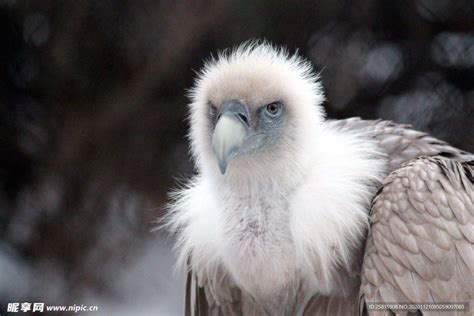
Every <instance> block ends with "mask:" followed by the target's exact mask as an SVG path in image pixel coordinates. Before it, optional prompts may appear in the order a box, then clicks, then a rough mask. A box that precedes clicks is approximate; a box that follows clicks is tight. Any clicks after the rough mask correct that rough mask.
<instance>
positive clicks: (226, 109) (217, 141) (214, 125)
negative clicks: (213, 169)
mask: <svg viewBox="0 0 474 316" xmlns="http://www.w3.org/2000/svg"><path fill="white" fill-rule="evenodd" d="M209 106H210V111H209V113H210V115H209V120H210V123H211V124H210V127H211V128H210V132H211V134H212V135H211V137H212V150H213V152H214V155H215V156H216V158H217V162H218V164H219V169H220V171H221V173H222V174H225V172H226V170H227V166H228V164H229V162H230V161H231V160H232V159H233V158H235V157H237V156H239V155H251V154H254V153H257V152H261V151H267V150H269V149H271V148H272V147H274V146H275V145H276V144H278V141H279V138H280V135H281V130H282V128H283V125H284V121H285V109H284V104H283V102H282V101H274V102H271V103H268V104H263V105H260V106H257V107H252V108H256V109H255V110H253V111H251V110H249V109H250V108H251V107H249V106H247V105H246V104H245V103H244V102H242V101H240V100H228V101H225V102H223V104H222V105H221V106H220V107H219V110H217V109H216V108H214V106H213V105H212V104H209Z"/></svg>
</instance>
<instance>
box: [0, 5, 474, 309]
mask: <svg viewBox="0 0 474 316" xmlns="http://www.w3.org/2000/svg"><path fill="white" fill-rule="evenodd" d="M253 38H260V39H267V40H269V41H271V42H273V43H275V44H278V45H284V46H286V47H288V49H289V50H290V51H291V52H294V51H296V50H297V49H299V52H300V53H301V54H303V55H304V56H305V57H306V58H308V59H309V60H311V61H312V62H313V64H314V65H315V69H316V70H317V71H318V72H319V71H320V73H321V79H322V82H323V85H324V87H325V91H326V93H327V99H328V102H327V103H326V108H327V112H328V115H329V117H332V118H343V117H349V116H362V117H364V118H369V119H374V118H383V119H391V120H395V121H397V122H399V123H408V124H413V126H414V127H415V128H417V129H420V130H423V131H426V132H429V133H432V134H433V135H435V136H437V137H440V138H442V139H444V140H447V141H449V142H451V143H452V144H453V145H455V146H458V147H461V148H463V149H465V150H469V151H474V129H473V127H472V125H473V124H472V122H473V119H474V3H473V2H472V1H469V0H453V1H450V0H420V1H407V0H405V1H376V0H360V1H333V0H324V1H304V0H299V1H270V0H264V1H248V0H245V1H229V0H224V1H221V0H211V1H166V0H162V1H147V0H140V1H112V0H104V1H86V0H84V1H50V0H42V1H17V0H0V40H1V41H2V49H1V50H0V56H1V58H0V143H1V145H0V150H1V152H0V186H1V189H0V311H1V306H3V305H4V303H6V302H10V301H15V300H18V301H20V300H21V299H29V300H31V299H32V298H37V299H40V300H41V299H43V300H44V299H50V300H53V302H54V303H60V302H72V303H78V302H79V301H77V299H79V298H84V297H91V296H94V297H95V296H107V295H109V296H112V297H113V296H114V295H115V296H117V297H120V295H124V294H123V287H125V286H130V284H131V283H133V282H137V281H136V280H135V281H134V280H128V281H127V282H125V283H124V282H122V283H120V282H118V283H117V278H118V277H117V275H118V274H120V273H122V272H123V271H124V270H123V269H125V268H124V267H126V266H129V265H135V266H137V264H138V263H137V262H138V261H139V260H140V259H139V258H142V256H141V255H140V253H144V252H146V251H147V250H148V249H149V248H147V247H148V245H149V243H148V242H149V240H150V239H153V238H158V239H160V238H161V237H160V235H156V234H150V233H149V230H150V229H151V228H152V226H153V223H152V222H153V220H154V219H155V218H156V217H157V216H159V214H160V213H161V210H162V205H163V203H164V201H165V200H166V192H167V191H168V190H169V188H170V187H172V186H173V185H175V178H173V177H178V178H180V177H185V176H186V175H189V174H191V173H192V165H191V163H190V161H189V157H188V155H187V144H186V139H185V134H186V129H187V124H186V121H185V115H186V104H187V99H186V89H187V88H189V87H190V86H191V85H192V80H193V76H194V70H198V69H199V68H200V67H201V66H202V64H203V60H205V59H206V58H208V57H209V56H210V54H211V53H214V54H215V53H216V52H217V51H219V50H222V49H225V48H228V47H232V46H235V45H238V43H240V42H242V41H245V40H248V39H253ZM156 236H158V237H156ZM166 253H168V252H166ZM164 256H165V254H164V252H163V259H159V258H160V257H159V255H158V259H157V260H156V262H153V263H150V264H149V265H148V266H146V265H144V266H141V265H138V266H139V267H141V269H142V270H144V272H143V271H142V272H143V273H145V275H146V276H147V277H144V278H145V279H146V281H144V280H143V278H142V279H140V282H148V283H149V284H153V285H149V286H150V288H152V287H154V288H155V289H156V288H160V286H161V285H160V281H159V278H158V277H157V276H156V275H155V274H147V271H148V270H160V266H161V265H164V261H165V260H166V258H165V257H164ZM168 256H169V255H168ZM148 261H149V260H148ZM148 261H147V262H148ZM137 269H138V268H137ZM2 273H3V276H2V275H1V274H2ZM150 273H151V272H150ZM157 278H158V279H157ZM153 282H154V283H153ZM117 284H119V285H117ZM120 284H122V285H120ZM124 284H126V285H124ZM143 286H146V285H144V284H143ZM167 286H170V285H169V284H168V285H167ZM176 286H181V285H180V284H178V285H176ZM12 287H15V290H14V291H13V290H12ZM152 293H156V291H155V292H152ZM127 295H129V296H130V295H131V298H130V299H131V300H133V299H134V298H135V297H134V296H133V295H138V294H137V293H131V294H130V293H129V294H127ZM160 302H161V301H160V300H158V301H157V302H156V304H160Z"/></svg>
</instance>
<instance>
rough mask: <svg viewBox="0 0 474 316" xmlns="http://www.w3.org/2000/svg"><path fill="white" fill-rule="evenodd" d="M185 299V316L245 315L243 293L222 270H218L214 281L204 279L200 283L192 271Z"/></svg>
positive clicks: (189, 275)
mask: <svg viewBox="0 0 474 316" xmlns="http://www.w3.org/2000/svg"><path fill="white" fill-rule="evenodd" d="M219 270H220V269H219ZM185 300H186V301H185V313H184V315H185V316H224V315H230V316H237V315H243V312H242V308H243V304H242V299H241V293H240V291H239V290H238V289H237V288H236V287H234V286H232V285H231V284H230V282H229V280H228V278H227V276H226V275H225V274H223V273H222V271H217V272H216V274H215V278H214V280H213V282H207V280H203V281H202V282H200V283H198V280H197V276H196V275H195V273H194V272H193V271H190V272H189V273H188V276H187V280H186V298H185Z"/></svg>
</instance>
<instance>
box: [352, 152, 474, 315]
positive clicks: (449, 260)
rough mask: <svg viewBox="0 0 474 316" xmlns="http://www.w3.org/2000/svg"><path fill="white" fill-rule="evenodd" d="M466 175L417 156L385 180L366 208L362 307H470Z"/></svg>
mask: <svg viewBox="0 0 474 316" xmlns="http://www.w3.org/2000/svg"><path fill="white" fill-rule="evenodd" d="M473 174H474V173H473V169H472V166H470V165H469V164H467V163H461V162H457V161H454V160H450V159H447V158H443V157H431V158H428V157H424V158H420V159H417V160H414V161H412V162H410V163H409V164H407V165H405V166H403V167H402V168H400V169H398V170H396V171H395V172H393V173H391V174H390V175H389V176H388V177H387V178H386V180H385V181H384V184H383V188H382V189H381V190H380V191H379V193H378V195H377V196H376V197H375V199H374V201H373V204H372V209H371V221H372V229H371V232H370V233H369V236H368V239H367V245H366V250H365V256H364V263H363V267H362V285H361V289H360V295H361V301H362V302H363V303H365V304H366V306H368V304H369V303H374V302H378V303H380V302H391V303H393V302H402V303H407V302H411V303H429V302H438V303H447V302H463V303H469V302H470V303H471V307H472V306H473V305H472V302H473V299H474V184H473V182H474V178H473ZM422 312H423V314H424V315H438V312H428V311H426V310H425V311H422ZM372 313H373V314H377V313H375V312H369V314H372ZM441 314H443V313H442V312H441ZM443 315H444V314H443ZM450 315H452V314H450ZM463 315H465V314H464V313H463Z"/></svg>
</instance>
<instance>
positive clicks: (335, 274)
mask: <svg viewBox="0 0 474 316" xmlns="http://www.w3.org/2000/svg"><path fill="white" fill-rule="evenodd" d="M323 100H324V96H323V92H322V88H321V85H320V83H319V82H318V77H317V75H315V74H314V72H313V70H312V67H311V65H310V63H309V62H307V61H305V60H304V59H302V58H301V57H299V56H297V55H296V54H295V55H289V54H288V53H287V52H285V50H283V49H279V48H275V47H273V46H271V45H270V44H266V43H250V44H244V45H242V46H240V47H238V48H236V49H234V50H232V51H229V52H224V53H222V54H221V55H219V56H218V58H216V59H212V60H211V61H209V62H207V64H206V65H205V67H204V69H203V70H202V71H201V72H200V74H199V75H198V78H197V80H196V83H195V86H194V88H193V89H192V92H191V104H190V133H189V139H190V143H191V145H190V147H191V152H192V156H193V158H194V162H195V166H196V169H197V174H196V175H195V176H194V178H193V179H191V180H190V181H189V182H188V183H187V184H186V185H185V186H184V187H183V188H181V189H179V190H178V191H177V192H175V193H174V194H173V195H172V199H173V200H172V202H171V203H170V207H169V214H168V216H167V219H166V220H167V222H166V225H167V226H168V228H169V229H170V230H171V231H172V232H173V233H174V234H175V236H176V249H177V252H178V257H179V262H178V263H179V264H180V265H181V266H185V267H186V268H187V269H188V270H187V271H189V273H188V280H187V289H186V307H185V314H186V315H331V316H332V315H357V314H367V313H368V314H373V313H381V314H391V311H389V310H385V311H378V312H375V311H372V310H371V309H370V308H369V307H368V306H369V304H371V303H384V302H391V303H394V302H400V303H430V302H443V303H446V302H462V303H469V302H471V308H474V306H473V305H472V301H473V298H474V251H473V250H474V249H473V243H474V228H473V225H474V185H473V180H474V179H473V177H474V172H473V163H472V160H474V156H472V155H470V154H468V153H466V152H463V151H461V150H458V149H456V148H453V147H451V146H450V145H448V144H447V143H445V142H442V141H440V140H437V139H435V138H433V137H430V136H429V135H426V134H424V133H421V132H418V131H415V130H412V129H410V128H409V127H408V126H405V125H398V124H394V123H392V122H387V121H380V120H378V121H365V120H361V119H358V118H352V119H346V120H338V121H333V120H327V119H325V116H324V110H323V107H322V103H323ZM403 312H406V311H403ZM421 312H422V313H423V314H425V315H432V314H436V313H438V311H433V310H423V309H421Z"/></svg>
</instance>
